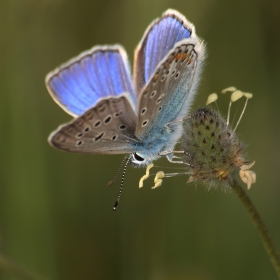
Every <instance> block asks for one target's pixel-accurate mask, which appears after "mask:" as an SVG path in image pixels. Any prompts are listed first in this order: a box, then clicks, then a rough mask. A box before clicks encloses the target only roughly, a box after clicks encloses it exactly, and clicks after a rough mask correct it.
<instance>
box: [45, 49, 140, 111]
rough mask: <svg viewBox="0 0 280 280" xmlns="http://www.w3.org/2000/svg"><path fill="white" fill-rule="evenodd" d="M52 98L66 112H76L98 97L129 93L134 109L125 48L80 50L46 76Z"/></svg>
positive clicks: (98, 98) (133, 96)
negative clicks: (82, 51) (79, 52)
mask: <svg viewBox="0 0 280 280" xmlns="http://www.w3.org/2000/svg"><path fill="white" fill-rule="evenodd" d="M46 85H47V88H48V90H49V92H50V94H51V96H52V97H53V99H54V100H55V101H56V102H57V103H58V104H59V105H60V106H61V107H62V108H63V109H64V110H65V111H66V112H67V113H69V114H70V115H72V116H79V115H81V114H82V113H84V112H85V111H86V110H88V109H89V108H91V107H93V106H94V105H95V104H96V103H97V102H98V101H100V99H102V98H106V97H109V96H111V97H112V96H119V95H120V94H122V93H124V92H128V93H129V98H130V100H129V101H130V103H131V105H132V107H133V109H134V110H135V111H136V102H137V101H136V94H135V91H134V88H133V85H132V81H131V76H130V69H129V65H128V60H127V56H126V53H125V51H124V50H123V48H122V47H120V46H110V47H108V46H105V47H95V48H93V49H91V50H90V51H87V52H84V53H82V54H81V55H79V56H78V57H76V58H74V59H72V60H71V61H69V62H68V63H66V64H64V65H62V66H61V67H59V68H58V69H56V70H54V71H53V72H51V73H49V74H48V75H47V77H46Z"/></svg>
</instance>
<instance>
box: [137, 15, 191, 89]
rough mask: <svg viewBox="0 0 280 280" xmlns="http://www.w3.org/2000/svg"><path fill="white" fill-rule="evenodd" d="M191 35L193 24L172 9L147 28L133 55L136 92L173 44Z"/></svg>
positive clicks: (147, 79)
mask: <svg viewBox="0 0 280 280" xmlns="http://www.w3.org/2000/svg"><path fill="white" fill-rule="evenodd" d="M191 37H196V35H195V28H194V26H193V25H192V24H191V23H190V22H188V21H187V20H186V19H185V17H184V16H183V15H181V14H180V13H178V12H176V11H174V10H167V11H166V12H165V13H164V14H163V16H162V17H161V18H159V19H156V20H155V21H154V22H153V23H152V24H151V25H150V26H149V27H148V28H147V30H146V32H145V34H144V36H143V38H142V40H141V42H140V44H139V45H138V47H137V48H136V51H135V57H134V59H135V64H134V80H135V85H136V90H137V92H138V93H139V92H140V91H141V89H142V88H143V87H144V85H145V84H146V83H147V82H148V81H149V79H150V77H151V76H152V74H153V72H154V71H155V69H156V67H157V66H158V64H159V63H160V61H161V60H162V59H163V58H164V57H165V56H166V55H167V54H168V52H169V51H170V50H171V49H172V48H173V47H174V46H175V44H176V43H177V42H179V41H182V40H183V39H186V38H191Z"/></svg>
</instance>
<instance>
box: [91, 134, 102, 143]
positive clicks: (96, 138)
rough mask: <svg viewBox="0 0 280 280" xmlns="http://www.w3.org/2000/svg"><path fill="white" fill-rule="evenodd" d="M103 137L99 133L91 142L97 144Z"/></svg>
mask: <svg viewBox="0 0 280 280" xmlns="http://www.w3.org/2000/svg"><path fill="white" fill-rule="evenodd" d="M103 135H104V132H102V133H100V134H99V135H98V136H96V137H95V138H93V141H95V142H97V141H99V140H100V139H101V138H102V137H103Z"/></svg>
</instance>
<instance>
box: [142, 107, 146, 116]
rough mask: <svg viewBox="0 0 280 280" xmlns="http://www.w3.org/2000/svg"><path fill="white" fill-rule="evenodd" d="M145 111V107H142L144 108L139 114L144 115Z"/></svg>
mask: <svg viewBox="0 0 280 280" xmlns="http://www.w3.org/2000/svg"><path fill="white" fill-rule="evenodd" d="M146 112H147V108H146V107H144V108H143V109H142V111H141V115H144V114H145V113H146Z"/></svg>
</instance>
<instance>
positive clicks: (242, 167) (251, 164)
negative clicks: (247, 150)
mask: <svg viewBox="0 0 280 280" xmlns="http://www.w3.org/2000/svg"><path fill="white" fill-rule="evenodd" d="M255 163H256V161H253V162H252V163H250V164H248V165H245V164H244V165H242V166H241V167H240V169H241V170H248V169H250V168H251V167H252V166H253V165H254V164H255Z"/></svg>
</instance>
